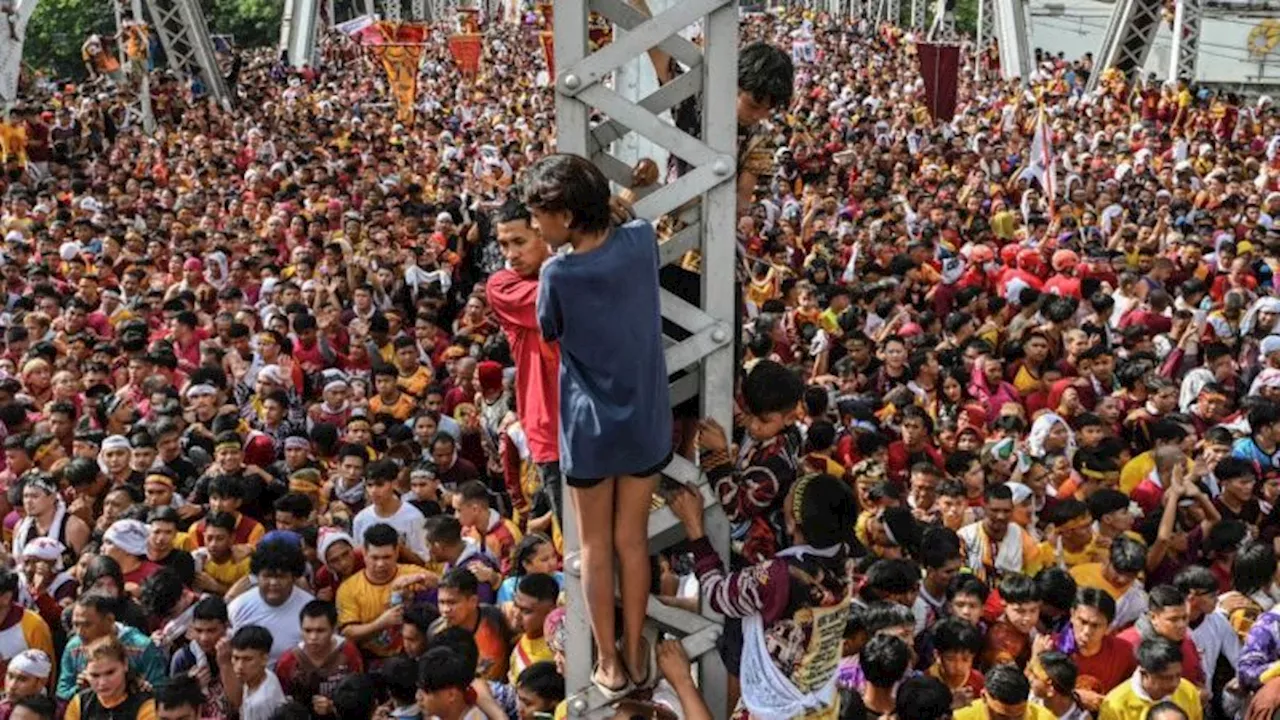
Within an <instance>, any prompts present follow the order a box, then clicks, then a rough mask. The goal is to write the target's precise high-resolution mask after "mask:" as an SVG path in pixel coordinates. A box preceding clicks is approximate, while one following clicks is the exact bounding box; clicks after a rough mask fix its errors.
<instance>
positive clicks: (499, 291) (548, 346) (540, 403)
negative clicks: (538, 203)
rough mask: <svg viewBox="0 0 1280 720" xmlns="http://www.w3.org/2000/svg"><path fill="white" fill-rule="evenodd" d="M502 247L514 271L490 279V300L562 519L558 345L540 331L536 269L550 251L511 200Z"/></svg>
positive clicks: (527, 426) (526, 423) (500, 225)
mask: <svg viewBox="0 0 1280 720" xmlns="http://www.w3.org/2000/svg"><path fill="white" fill-rule="evenodd" d="M497 229H498V245H499V247H501V248H502V255H503V257H504V258H506V260H507V264H508V265H510V268H504V269H502V270H499V271H498V272H496V273H494V274H493V275H492V276H490V277H489V282H488V285H487V288H486V297H487V298H488V299H489V305H490V308H491V309H492V310H493V313H494V314H495V315H496V316H497V318H498V324H499V325H501V326H502V330H503V332H505V333H506V334H507V340H508V341H509V342H510V343H511V354H512V356H513V357H514V358H515V362H516V407H517V408H518V413H519V415H520V424H521V426H522V427H523V428H524V432H525V437H526V439H527V441H528V444H529V452H530V454H531V455H532V456H533V461H534V462H535V463H537V465H538V475H539V477H540V478H541V480H542V486H543V487H544V488H546V490H547V497H548V499H549V500H550V501H551V505H552V508H553V509H554V511H555V513H556V517H557V518H559V517H560V513H561V507H562V505H561V500H560V440H559V428H560V346H559V345H558V344H556V343H553V342H547V341H546V340H544V339H543V338H542V331H541V329H539V327H538V315H537V299H538V271H539V270H540V269H541V268H542V263H544V262H545V261H546V260H547V258H549V257H551V248H550V247H548V246H547V244H546V243H545V242H544V241H543V240H542V235H541V233H539V232H538V231H537V230H536V229H535V228H534V227H533V225H532V223H531V215H530V214H529V210H528V208H526V207H525V206H524V204H523V203H521V202H520V201H519V200H516V199H510V200H507V202H506V203H505V204H504V205H503V206H502V207H501V208H500V209H499V210H498V217H497Z"/></svg>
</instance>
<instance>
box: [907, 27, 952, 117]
mask: <svg viewBox="0 0 1280 720" xmlns="http://www.w3.org/2000/svg"><path fill="white" fill-rule="evenodd" d="M916 50H917V53H918V54H919V56H920V77H921V78H922V79H923V80H924V95H925V101H926V103H927V104H928V106H929V113H930V114H932V115H933V119H934V121H942V122H951V120H952V118H954V117H955V116H956V91H957V90H958V89H959V82H960V46H959V45H954V44H942V43H920V44H919V45H917V46H916Z"/></svg>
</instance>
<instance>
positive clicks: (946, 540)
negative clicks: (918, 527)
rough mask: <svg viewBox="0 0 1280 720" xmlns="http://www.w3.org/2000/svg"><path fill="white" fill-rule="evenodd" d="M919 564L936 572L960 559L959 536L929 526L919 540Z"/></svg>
mask: <svg viewBox="0 0 1280 720" xmlns="http://www.w3.org/2000/svg"><path fill="white" fill-rule="evenodd" d="M919 558H920V564H921V565H923V566H924V567H925V568H926V569H931V570H937V569H938V568H941V567H944V566H946V564H947V563H949V562H951V561H952V560H956V559H958V558H960V536H959V535H957V534H956V532H955V531H954V530H952V529H950V528H945V527H940V526H930V527H928V528H926V529H925V531H924V533H923V535H922V537H921V540H920V552H919Z"/></svg>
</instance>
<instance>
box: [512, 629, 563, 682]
mask: <svg viewBox="0 0 1280 720" xmlns="http://www.w3.org/2000/svg"><path fill="white" fill-rule="evenodd" d="M555 659H556V655H555V653H553V652H551V648H550V647H549V646H548V645H547V639H546V638H531V637H529V636H528V635H521V636H520V639H519V640H517V641H516V646H515V647H514V648H513V649H512V650H511V669H510V670H509V671H508V672H507V679H508V681H509V682H510V683H511V686H512V687H515V685H516V680H519V679H520V673H522V672H524V671H525V668H527V667H529V666H530V665H532V664H534V663H538V662H542V661H543V660H550V661H554V660H555Z"/></svg>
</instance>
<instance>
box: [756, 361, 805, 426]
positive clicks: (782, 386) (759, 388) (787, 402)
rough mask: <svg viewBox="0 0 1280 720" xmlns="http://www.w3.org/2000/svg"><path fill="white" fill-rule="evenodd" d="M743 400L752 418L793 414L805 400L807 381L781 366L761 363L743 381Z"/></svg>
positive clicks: (773, 363) (772, 362) (768, 362)
mask: <svg viewBox="0 0 1280 720" xmlns="http://www.w3.org/2000/svg"><path fill="white" fill-rule="evenodd" d="M742 397H743V401H744V402H745V403H746V406H747V408H746V409H747V412H749V413H751V414H752V415H757V416H758V415H765V414H768V413H786V412H790V411H791V410H794V409H795V407H796V405H797V404H798V403H799V402H800V400H801V398H803V397H804V381H803V380H801V379H800V375H799V374H798V373H796V372H795V371H794V370H791V369H790V368H788V367H786V366H784V365H782V364H780V363H777V362H774V361H772V360H761V361H759V362H757V363H756V364H755V365H754V366H753V367H752V368H751V372H749V373H747V376H746V378H744V379H743V381H742Z"/></svg>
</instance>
